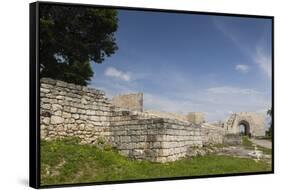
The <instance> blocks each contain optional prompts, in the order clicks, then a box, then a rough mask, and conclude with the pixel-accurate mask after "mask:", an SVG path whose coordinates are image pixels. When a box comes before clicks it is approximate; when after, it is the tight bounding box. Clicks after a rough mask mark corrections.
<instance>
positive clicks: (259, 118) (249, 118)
mask: <svg viewBox="0 0 281 190" xmlns="http://www.w3.org/2000/svg"><path fill="white" fill-rule="evenodd" d="M241 123H243V124H244V125H246V126H247V127H248V128H249V133H250V135H251V136H264V135H265V117H264V116H263V115H262V114H259V113H255V112H239V113H234V114H231V115H230V117H229V118H228V119H227V121H226V122H225V124H224V128H225V130H226V132H227V133H228V134H239V133H240V127H239V125H240V124H241Z"/></svg>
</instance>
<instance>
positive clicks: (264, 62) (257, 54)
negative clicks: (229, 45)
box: [213, 19, 272, 78]
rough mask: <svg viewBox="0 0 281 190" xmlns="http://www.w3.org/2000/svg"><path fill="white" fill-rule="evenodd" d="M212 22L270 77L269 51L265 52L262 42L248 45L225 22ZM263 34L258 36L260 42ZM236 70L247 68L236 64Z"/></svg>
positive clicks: (245, 70) (215, 20)
mask: <svg viewBox="0 0 281 190" xmlns="http://www.w3.org/2000/svg"><path fill="white" fill-rule="evenodd" d="M213 23H214V25H215V26H216V28H217V29H218V30H219V31H220V32H221V33H223V34H224V35H225V36H226V37H227V38H229V39H230V40H231V41H232V42H233V44H234V45H235V46H237V47H238V48H239V49H240V50H241V52H242V53H244V54H245V55H246V56H248V57H249V58H250V59H252V61H253V62H254V63H255V64H257V65H258V67H259V69H260V70H261V71H262V72H263V73H264V74H265V75H266V76H267V77H268V78H271V75H272V69H271V53H270V52H266V51H265V49H264V45H265V44H262V43H257V44H256V45H255V46H254V47H248V46H247V44H245V43H244V42H243V41H242V40H241V39H239V36H238V35H237V34H236V33H235V32H233V30H231V29H230V27H229V26H227V25H226V23H225V22H223V21H219V20H217V19H213ZM263 39H264V36H261V37H260V40H259V41H258V42H262V40H263ZM236 70H240V71H243V72H248V71H249V68H246V67H244V66H242V65H241V66H236Z"/></svg>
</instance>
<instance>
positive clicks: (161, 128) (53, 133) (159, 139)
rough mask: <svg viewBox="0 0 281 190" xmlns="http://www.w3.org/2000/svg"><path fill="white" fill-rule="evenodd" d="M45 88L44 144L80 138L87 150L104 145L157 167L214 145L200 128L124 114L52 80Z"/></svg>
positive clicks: (99, 96)
mask: <svg viewBox="0 0 281 190" xmlns="http://www.w3.org/2000/svg"><path fill="white" fill-rule="evenodd" d="M40 82H41V86H40V101H41V102H40V106H41V110H40V120H41V125H40V127H41V130H40V131H41V138H42V139H46V140H51V139H55V138H64V137H79V138H80V139H81V143H87V144H95V143H97V142H98V140H99V139H103V140H104V141H105V142H106V143H109V144H111V145H112V146H113V147H116V148H117V150H119V152H120V153H121V154H123V155H126V156H128V157H130V158H134V159H145V160H150V161H155V162H167V161H174V160H177V159H179V158H181V157H184V156H187V155H189V153H190V152H191V151H192V147H201V146H202V145H204V144H206V143H208V141H209V140H210V139H211V138H210V139H209V138H205V137H204V135H205V134H207V133H205V131H206V129H204V128H202V127H201V125H196V124H193V123H191V122H188V121H180V120H178V119H171V118H163V117H159V116H157V115H153V114H149V113H145V112H140V111H131V110H128V109H124V108H119V107H117V106H115V105H113V104H112V103H111V101H109V100H108V99H107V98H106V97H105V93H104V92H102V91H100V90H96V89H91V88H87V87H82V86H79V85H73V84H69V83H65V82H62V81H57V80H52V79H48V78H43V79H41V81H40ZM136 97H137V96H136ZM214 133H215V132H214ZM209 134H210V133H209ZM216 139H220V138H216ZM219 142H220V141H219Z"/></svg>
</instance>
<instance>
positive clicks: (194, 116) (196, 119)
mask: <svg viewBox="0 0 281 190" xmlns="http://www.w3.org/2000/svg"><path fill="white" fill-rule="evenodd" d="M186 117H187V120H188V121H190V122H192V123H195V124H201V123H204V122H205V118H204V113H202V112H189V113H188V115H187V116H186Z"/></svg>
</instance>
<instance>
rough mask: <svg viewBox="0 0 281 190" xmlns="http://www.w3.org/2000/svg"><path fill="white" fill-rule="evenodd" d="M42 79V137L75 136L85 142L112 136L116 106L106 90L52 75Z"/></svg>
mask: <svg viewBox="0 0 281 190" xmlns="http://www.w3.org/2000/svg"><path fill="white" fill-rule="evenodd" d="M40 82H41V86H40V108H41V110H40V120H41V138H43V139H47V140H48V139H54V138H63V137H73V136H75V137H79V138H81V139H82V143H94V142H95V141H96V140H97V138H99V137H105V139H108V137H109V136H110V132H109V125H110V123H109V118H110V117H111V113H112V109H113V107H112V105H111V104H110V103H109V101H108V100H107V98H106V97H105V94H104V92H102V91H100V90H96V89H90V88H87V87H82V86H79V85H73V84H70V83H65V82H61V81H56V80H52V79H49V78H43V79H41V81H40Z"/></svg>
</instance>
